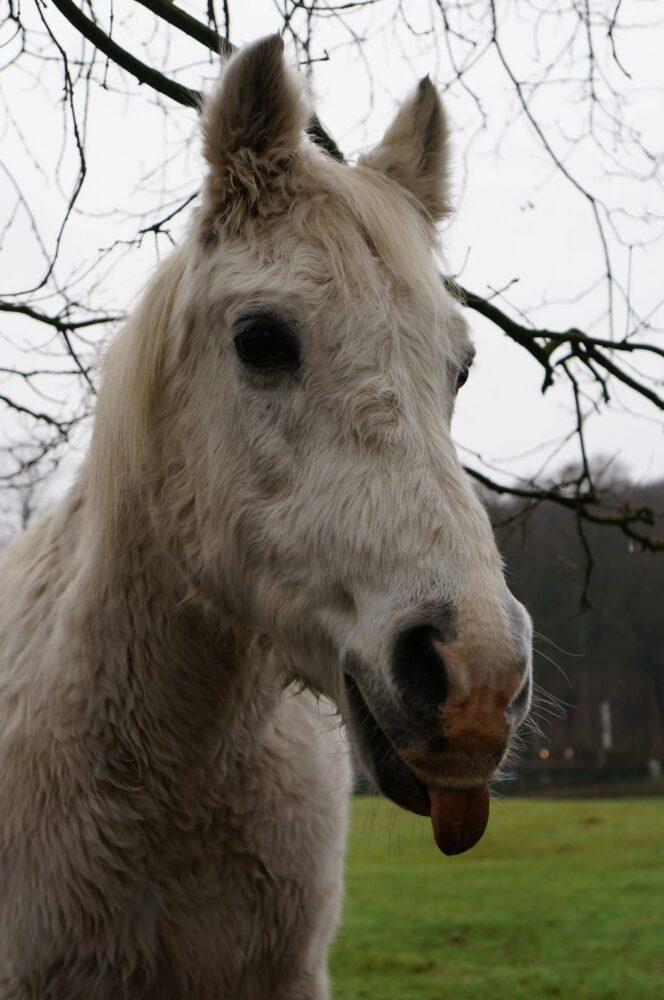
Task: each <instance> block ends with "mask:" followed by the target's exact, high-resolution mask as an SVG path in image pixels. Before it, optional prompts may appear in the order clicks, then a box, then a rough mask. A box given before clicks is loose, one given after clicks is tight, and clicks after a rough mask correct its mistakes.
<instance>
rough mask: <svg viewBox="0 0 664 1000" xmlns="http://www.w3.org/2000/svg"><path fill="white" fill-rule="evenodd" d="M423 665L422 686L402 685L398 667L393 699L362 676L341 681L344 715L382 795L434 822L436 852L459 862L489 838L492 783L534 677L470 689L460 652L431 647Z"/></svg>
mask: <svg viewBox="0 0 664 1000" xmlns="http://www.w3.org/2000/svg"><path fill="white" fill-rule="evenodd" d="M420 638H421V637H420ZM418 641H419V639H418ZM427 656H428V657H429V661H430V662H429V664H428V668H429V669H428V679H425V680H424V682H423V683H420V679H419V678H418V680H417V681H416V682H413V681H412V679H411V680H410V681H408V682H406V683H404V682H403V678H404V677H405V676H406V674H405V671H404V669H403V664H402V666H401V668H399V665H398V664H399V661H398V657H397V669H396V670H395V673H396V676H397V682H398V683H397V696H396V697H394V694H393V692H389V693H388V691H387V690H380V688H379V687H378V685H377V684H376V678H375V675H373V678H372V682H371V683H369V682H368V681H367V679H366V678H367V677H371V675H370V674H368V672H367V671H365V670H362V669H361V668H360V669H353V670H352V671H350V672H347V673H345V674H344V690H345V699H346V712H345V715H346V719H347V722H348V724H349V727H350V730H351V734H352V737H353V741H354V743H355V745H356V748H357V751H358V754H359V756H360V759H361V761H362V763H363V765H364V767H365V769H366V770H367V771H368V773H369V775H370V776H371V778H372V779H373V780H374V782H375V784H376V786H377V787H378V789H379V791H380V792H382V794H384V795H385V796H386V797H387V798H389V799H391V800H392V801H393V802H395V803H396V804H397V805H399V806H401V807H402V808H404V809H407V810H409V811H410V812H414V813H417V814H418V815H422V816H430V817H431V820H432V824H433V832H434V836H435V840H436V843H437V845H438V847H439V848H440V849H441V850H442V851H443V853H445V854H460V853H462V852H463V851H467V850H469V848H471V847H473V846H474V845H475V844H476V843H477V842H478V840H479V839H480V838H481V836H482V835H483V833H484V830H485V828H486V824H487V821H488V814H489V793H488V782H489V780H490V779H491V777H492V775H493V774H494V772H495V770H496V768H497V767H498V766H499V765H500V763H501V761H502V760H503V758H504V756H505V753H506V751H507V749H508V746H509V742H510V738H511V736H512V734H513V733H514V731H515V729H516V728H517V726H518V725H519V723H520V722H521V721H522V719H523V717H524V715H525V714H526V712H527V710H528V705H529V699H530V672H529V670H528V669H526V670H523V669H521V668H520V667H519V666H518V665H517V666H515V667H513V668H512V669H511V670H502V671H496V672H495V674H494V677H493V682H492V683H488V682H485V683H479V684H477V685H476V686H474V687H473V686H471V685H470V684H469V683H468V678H467V677H466V676H465V675H464V671H463V669H462V667H461V666H460V664H459V662H455V651H454V650H452V649H451V648H449V647H446V646H445V645H444V644H443V643H440V642H438V641H437V640H436V639H435V638H433V639H432V640H431V642H430V648H429V651H428V653H427ZM420 662H421V661H420ZM436 665H437V666H438V667H439V668H440V669H439V670H435V669H434V667H435V666H436ZM443 665H444V669H443ZM423 674H424V675H426V674H427V670H425V671H423ZM423 674H420V678H421V677H422V676H423ZM441 675H442V677H441ZM400 679H401V683H399V680H400Z"/></svg>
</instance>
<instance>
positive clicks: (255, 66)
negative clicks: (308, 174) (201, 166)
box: [203, 35, 309, 208]
mask: <svg viewBox="0 0 664 1000" xmlns="http://www.w3.org/2000/svg"><path fill="white" fill-rule="evenodd" d="M308 116H309V109H308V105H307V101H306V100H305V97H304V93H303V90H302V86H301V84H300V82H299V80H298V77H297V75H296V74H295V73H294V72H293V71H292V70H291V69H290V68H289V67H288V66H287V65H286V62H285V60H284V43H283V40H282V38H281V36H280V35H270V36H269V37H268V38H263V39H261V40H260V41H258V42H254V44H253V45H248V46H246V47H245V48H243V49H241V50H240V52H239V53H238V54H237V55H235V56H233V57H232V59H231V60H230V61H229V63H228V65H227V66H226V67H225V69H224V71H223V73H222V77H221V83H220V84H219V86H218V88H217V90H216V91H215V92H214V93H213V94H212V95H211V96H210V98H209V99H208V100H207V101H206V104H205V107H204V109H203V140H204V141H203V152H204V155H205V159H206V160H207V162H208V163H209V165H210V175H209V177H208V192H207V193H208V196H211V195H212V196H214V200H215V201H218V200H219V198H221V201H222V203H225V202H226V201H227V200H228V198H229V197H230V196H231V195H233V194H234V195H236V196H238V195H239V196H242V195H244V196H245V197H246V195H250V200H251V201H255V200H256V199H257V197H258V195H259V193H260V191H261V188H262V182H263V181H264V180H265V179H266V178H267V177H269V176H272V177H273V176H274V174H275V171H279V170H285V169H286V168H287V166H288V164H289V162H290V160H292V158H293V156H294V154H295V153H296V151H297V149H298V148H299V145H300V143H301V141H302V135H303V130H304V126H305V125H306V122H307V119H308ZM210 207H215V206H210ZM216 207H219V208H221V207H222V206H221V205H218V206H216Z"/></svg>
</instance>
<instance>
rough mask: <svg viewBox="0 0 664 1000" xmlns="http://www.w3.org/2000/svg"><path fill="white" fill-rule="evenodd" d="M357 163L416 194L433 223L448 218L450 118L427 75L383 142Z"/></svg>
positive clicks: (406, 101) (389, 129) (407, 101)
mask: <svg viewBox="0 0 664 1000" xmlns="http://www.w3.org/2000/svg"><path fill="white" fill-rule="evenodd" d="M358 162H359V163H361V164H365V165H366V166H370V167H374V168H375V169H376V170H381V171H382V172H383V173H385V174H387V175H388V177H391V178H392V179H393V180H395V181H396V182H397V183H398V184H400V185H401V186H402V187H404V188H406V190H408V191H410V192H411V193H412V194H414V195H415V197H416V198H417V199H418V201H419V202H420V204H421V205H422V207H423V208H424V210H425V212H426V213H427V215H428V216H429V217H430V218H431V219H432V220H433V221H434V222H438V221H439V220H440V219H442V218H443V216H445V215H449V213H450V204H449V189H448V128H447V119H446V116H445V112H444V110H443V105H442V103H441V100H440V97H439V96H438V91H437V90H436V88H435V87H434V85H433V84H432V82H431V80H430V79H429V77H428V76H425V77H424V79H423V80H420V82H419V84H418V85H417V89H416V90H415V92H414V93H413V94H411V96H410V97H408V98H407V99H406V100H405V101H404V103H403V104H402V105H401V107H400V108H399V111H398V112H397V115H396V117H395V119H394V121H393V122H392V124H391V125H390V127H389V128H388V130H387V132H386V133H385V135H384V136H383V138H382V140H381V142H380V143H379V144H378V145H377V146H376V147H375V148H374V149H372V150H371V152H369V153H366V154H365V155H364V156H361V157H360V159H359V161H358Z"/></svg>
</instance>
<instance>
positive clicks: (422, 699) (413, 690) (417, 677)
mask: <svg viewBox="0 0 664 1000" xmlns="http://www.w3.org/2000/svg"><path fill="white" fill-rule="evenodd" d="M439 638H440V637H439V634H438V631H437V629H435V628H434V627H433V626H431V625H416V626H415V627H414V628H409V629H406V631H404V632H402V633H401V634H400V635H399V636H398V637H397V640H396V642H395V644H394V654H393V671H394V679H395V681H396V683H397V687H398V689H399V693H400V694H401V697H402V698H403V700H404V702H405V703H406V705H408V706H409V707H410V708H413V709H414V710H416V711H417V712H421V713H423V714H426V715H427V716H430V715H431V714H432V713H435V712H438V711H439V710H440V708H441V706H442V705H443V703H444V701H445V699H446V698H447V674H446V671H445V662H444V660H443V658H442V656H441V655H440V653H439V652H438V651H437V650H436V648H435V646H434V644H433V641H434V639H439Z"/></svg>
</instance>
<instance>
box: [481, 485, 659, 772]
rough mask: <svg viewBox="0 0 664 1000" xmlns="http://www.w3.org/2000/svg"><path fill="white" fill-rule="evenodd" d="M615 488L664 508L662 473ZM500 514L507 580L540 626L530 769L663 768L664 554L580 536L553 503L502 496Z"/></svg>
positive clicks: (599, 535) (610, 536)
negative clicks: (531, 503)
mask: <svg viewBox="0 0 664 1000" xmlns="http://www.w3.org/2000/svg"><path fill="white" fill-rule="evenodd" d="M615 486H616V489H617V491H619V492H620V493H621V494H622V495H623V496H625V495H626V494H629V495H630V501H631V503H633V504H635V505H647V506H648V507H649V508H650V509H651V510H653V511H662V510H664V481H659V482H656V483H651V484H648V485H642V486H638V487H636V486H633V485H631V486H630V484H629V483H628V482H626V481H625V480H624V479H623V480H622V481H620V482H616V484H615ZM491 514H492V519H493V521H494V524H495V527H496V532H497V535H498V539H499V542H500V545H501V549H502V552H503V554H504V556H505V559H506V563H507V577H508V581H509V584H510V587H511V588H512V590H513V591H514V593H515V594H516V596H517V597H518V598H519V599H520V600H522V601H523V602H524V603H525V604H526V606H527V607H528V609H529V610H530V612H531V614H532V616H533V619H534V622H535V632H536V638H535V662H534V666H535V677H536V681H537V686H538V693H537V695H536V704H535V707H534V713H533V724H534V726H535V727H536V728H535V731H533V732H532V734H531V736H530V737H529V738H528V739H527V741H526V746H525V747H524V749H523V750H522V752H521V754H520V756H521V760H522V765H525V767H526V769H527V768H528V767H529V766H530V767H531V768H533V767H535V768H536V767H539V768H540V769H549V770H551V771H557V772H562V773H564V771H565V770H566V769H567V770H570V771H571V770H573V769H579V768H588V769H590V770H593V769H596V768H604V769H606V770H610V769H612V768H613V769H615V770H617V771H620V770H622V771H628V770H630V769H631V770H633V771H634V770H639V769H642V770H643V772H644V773H645V772H646V771H647V769H648V766H650V768H651V769H652V768H653V767H654V768H655V769H656V767H657V765H656V764H655V765H653V764H651V765H648V761H660V762H662V764H664V627H663V626H664V600H663V598H664V561H663V560H662V559H660V558H657V557H656V556H655V557H653V555H652V553H648V552H643V551H642V550H641V549H640V547H639V546H637V545H634V544H632V543H630V541H629V539H625V538H624V537H620V536H619V535H617V534H616V533H614V532H607V531H605V530H603V529H602V528H601V527H597V526H594V525H589V526H586V527H585V530H584V537H583V538H580V537H579V535H578V533H577V530H576V527H577V526H576V525H575V523H574V520H573V519H571V518H569V517H568V516H566V514H565V511H564V510H561V509H560V508H558V507H556V506H555V505H552V504H540V505H538V506H537V507H534V508H533V509H532V510H530V511H529V510H528V509H524V508H523V506H521V507H519V506H518V504H517V503H516V502H515V501H514V500H513V499H510V500H508V501H505V502H502V503H499V504H496V503H495V501H494V502H493V503H492V504H491ZM602 703H605V704H604V707H602ZM607 705H608V707H607ZM537 728H539V732H538V731H537Z"/></svg>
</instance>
